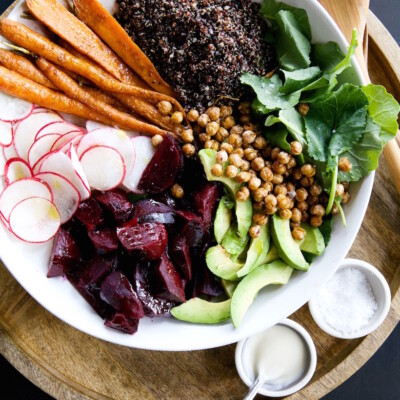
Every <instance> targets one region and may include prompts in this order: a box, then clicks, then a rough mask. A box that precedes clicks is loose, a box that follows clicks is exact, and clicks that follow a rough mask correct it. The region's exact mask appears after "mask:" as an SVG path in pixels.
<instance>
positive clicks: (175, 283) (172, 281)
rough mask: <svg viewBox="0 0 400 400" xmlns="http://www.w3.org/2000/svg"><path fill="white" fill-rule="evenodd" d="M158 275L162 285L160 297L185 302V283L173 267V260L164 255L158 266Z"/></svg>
mask: <svg viewBox="0 0 400 400" xmlns="http://www.w3.org/2000/svg"><path fill="white" fill-rule="evenodd" d="M156 273H157V277H158V279H159V282H160V284H161V286H162V287H161V290H160V292H159V293H158V295H159V296H160V297H162V298H164V299H167V300H172V301H178V302H180V303H183V302H185V301H186V300H185V281H184V280H183V279H182V278H181V276H180V275H179V272H178V271H177V270H176V269H175V267H174V266H173V265H172V262H171V260H170V259H169V258H168V256H167V255H166V254H163V255H162V257H161V259H160V261H159V262H158V264H157V265H156Z"/></svg>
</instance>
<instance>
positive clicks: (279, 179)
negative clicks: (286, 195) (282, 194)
mask: <svg viewBox="0 0 400 400" xmlns="http://www.w3.org/2000/svg"><path fill="white" fill-rule="evenodd" d="M282 182H283V176H282V175H279V174H274V177H273V178H272V183H273V184H274V185H280V184H281V183H282Z"/></svg>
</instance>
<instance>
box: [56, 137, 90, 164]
mask: <svg viewBox="0 0 400 400" xmlns="http://www.w3.org/2000/svg"><path fill="white" fill-rule="evenodd" d="M83 136H84V135H79V136H77V137H75V138H73V139H71V140H70V141H69V142H68V143H66V144H64V146H63V147H61V149H59V151H62V152H63V153H68V152H69V150H70V148H71V147H73V148H74V150H75V147H76V146H78V145H79V142H80V141H81V140H82V138H83ZM75 154H76V151H75ZM76 158H77V159H78V156H76ZM78 162H79V160H78Z"/></svg>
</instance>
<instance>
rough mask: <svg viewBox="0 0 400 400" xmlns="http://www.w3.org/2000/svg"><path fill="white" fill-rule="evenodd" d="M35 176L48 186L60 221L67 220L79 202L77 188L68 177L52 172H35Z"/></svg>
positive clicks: (79, 197)
mask: <svg viewBox="0 0 400 400" xmlns="http://www.w3.org/2000/svg"><path fill="white" fill-rule="evenodd" d="M36 178H38V179H40V180H42V181H44V182H46V183H47V184H48V185H49V186H50V189H51V191H52V192H53V196H54V199H53V202H54V204H55V206H56V207H57V210H58V212H59V213H60V216H61V223H62V224H64V223H65V222H67V221H69V220H70V219H71V218H72V216H73V215H74V214H75V212H76V210H77V209H78V206H79V203H80V202H81V196H80V195H79V192H78V189H77V188H76V187H75V186H74V185H73V184H72V183H71V182H70V181H69V180H68V179H66V178H64V177H63V176H61V175H60V174H56V173H54V172H43V173H41V174H37V175H36Z"/></svg>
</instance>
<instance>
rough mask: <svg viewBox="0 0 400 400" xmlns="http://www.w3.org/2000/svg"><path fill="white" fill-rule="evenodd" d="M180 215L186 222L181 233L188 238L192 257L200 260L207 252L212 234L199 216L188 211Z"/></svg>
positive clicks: (181, 212) (180, 212)
mask: <svg viewBox="0 0 400 400" xmlns="http://www.w3.org/2000/svg"><path fill="white" fill-rule="evenodd" d="M178 213H179V216H180V217H181V218H183V219H184V220H185V223H184V225H183V227H182V231H181V233H182V235H183V236H185V238H186V241H187V243H188V245H189V248H190V250H191V252H192V256H195V257H196V258H200V257H201V256H202V255H203V253H204V251H205V248H206V245H207V243H208V240H209V238H210V233H209V231H208V230H207V229H206V227H205V226H204V224H203V222H202V220H201V218H200V217H198V216H197V215H195V214H193V213H191V212H188V211H179V212H178Z"/></svg>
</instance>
